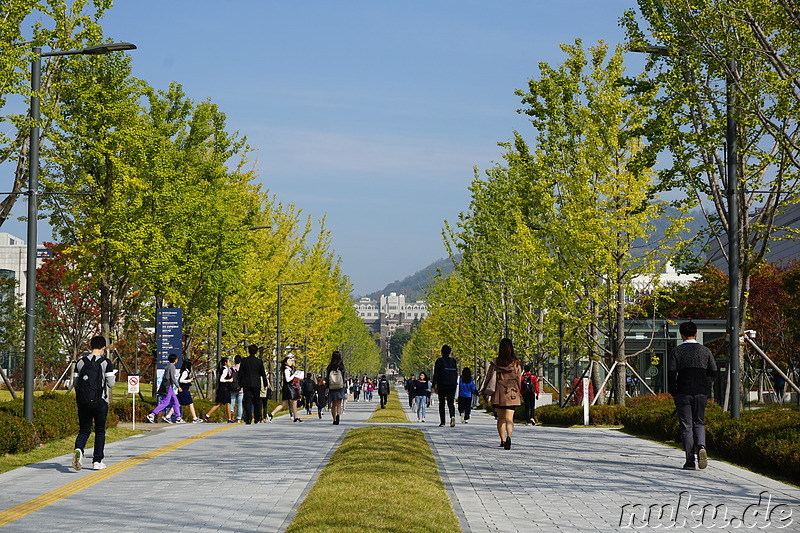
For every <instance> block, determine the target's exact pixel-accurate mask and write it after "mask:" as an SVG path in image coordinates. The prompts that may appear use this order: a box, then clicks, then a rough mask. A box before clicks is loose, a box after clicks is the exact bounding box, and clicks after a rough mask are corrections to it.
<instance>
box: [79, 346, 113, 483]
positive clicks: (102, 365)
mask: <svg viewBox="0 0 800 533" xmlns="http://www.w3.org/2000/svg"><path fill="white" fill-rule="evenodd" d="M89 346H90V347H91V349H92V351H91V353H89V354H88V355H84V356H83V357H81V358H80V360H78V362H77V363H76V364H75V374H74V375H73V383H75V400H76V402H77V404H78V425H79V427H80V429H79V430H78V437H77V438H76V439H75V451H74V452H73V453H72V467H73V468H74V469H75V470H80V469H81V468H83V450H84V447H85V446H86V442H87V441H88V440H89V433H91V432H92V423H94V451H93V457H92V469H94V470H102V469H104V468H105V467H106V464H105V463H104V462H103V458H104V457H105V455H104V451H105V444H106V419H107V418H108V389H109V387H113V386H114V381H115V375H116V372H117V371H116V370H114V365H113V364H112V363H111V361H110V360H109V359H108V357H106V355H105V352H106V339H105V337H102V336H99V335H98V336H96V337H92V340H91V341H90V342H89Z"/></svg>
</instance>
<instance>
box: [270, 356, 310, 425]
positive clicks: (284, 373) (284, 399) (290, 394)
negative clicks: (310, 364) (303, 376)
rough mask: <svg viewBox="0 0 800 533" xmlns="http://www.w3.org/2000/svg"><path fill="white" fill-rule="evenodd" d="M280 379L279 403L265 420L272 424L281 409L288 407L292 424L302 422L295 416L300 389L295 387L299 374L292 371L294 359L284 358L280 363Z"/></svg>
mask: <svg viewBox="0 0 800 533" xmlns="http://www.w3.org/2000/svg"><path fill="white" fill-rule="evenodd" d="M281 378H282V381H283V384H282V386H281V403H279V404H278V406H277V407H276V408H275V409H273V410H272V412H271V413H269V414H268V415H267V420H268V421H270V422H272V419H273V418H274V417H275V415H276V414H278V413H279V412H280V411H282V410H283V409H286V407H287V406H288V407H289V414H291V416H292V422H302V420H300V418H299V417H298V416H297V400H299V399H300V388H299V387H298V386H297V383H296V382H298V381H300V374H298V373H297V372H296V371H295V369H294V358H292V357H291V356H289V357H284V358H283V361H281Z"/></svg>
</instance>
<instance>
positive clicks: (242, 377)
mask: <svg viewBox="0 0 800 533" xmlns="http://www.w3.org/2000/svg"><path fill="white" fill-rule="evenodd" d="M257 353H258V346H256V345H255V344H251V345H250V346H248V347H247V357H245V358H244V359H242V362H241V363H240V364H239V385H240V386H241V387H242V394H243V396H244V423H245V424H250V423H251V422H255V423H256V424H258V423H259V422H261V413H262V412H266V401H264V402H263V405H264V410H263V411H262V409H261V407H262V400H261V389H262V387H263V388H264V396H265V400H266V383H267V382H268V378H267V371H266V370H265V369H264V361H262V360H261V359H259V358H258V357H256V354H257Z"/></svg>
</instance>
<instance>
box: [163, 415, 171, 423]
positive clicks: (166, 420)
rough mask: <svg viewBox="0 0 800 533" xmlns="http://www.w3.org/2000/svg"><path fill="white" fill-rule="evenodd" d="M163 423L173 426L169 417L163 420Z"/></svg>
mask: <svg viewBox="0 0 800 533" xmlns="http://www.w3.org/2000/svg"><path fill="white" fill-rule="evenodd" d="M161 421H162V422H164V423H165V424H172V419H171V418H170V417H168V416H165V417H164V418H162V419H161Z"/></svg>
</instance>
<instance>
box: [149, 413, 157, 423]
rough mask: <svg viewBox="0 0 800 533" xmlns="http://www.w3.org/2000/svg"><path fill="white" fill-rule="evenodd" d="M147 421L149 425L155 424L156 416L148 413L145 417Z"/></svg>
mask: <svg viewBox="0 0 800 533" xmlns="http://www.w3.org/2000/svg"><path fill="white" fill-rule="evenodd" d="M147 421H148V422H150V423H151V424H155V423H156V415H154V414H153V413H150V414H149V415H147Z"/></svg>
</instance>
